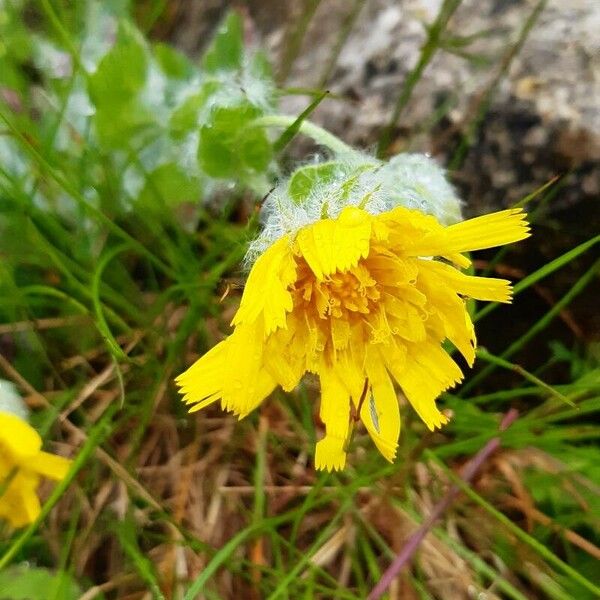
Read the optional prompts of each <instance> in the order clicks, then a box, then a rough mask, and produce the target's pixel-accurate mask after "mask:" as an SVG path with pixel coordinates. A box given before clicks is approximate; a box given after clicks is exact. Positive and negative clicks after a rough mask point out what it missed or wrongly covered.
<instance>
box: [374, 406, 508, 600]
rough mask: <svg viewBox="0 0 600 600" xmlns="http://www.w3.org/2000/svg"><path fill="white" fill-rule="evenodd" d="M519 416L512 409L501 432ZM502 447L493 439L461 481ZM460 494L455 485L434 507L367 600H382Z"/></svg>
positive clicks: (469, 478) (470, 464) (480, 452)
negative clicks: (379, 599)
mask: <svg viewBox="0 0 600 600" xmlns="http://www.w3.org/2000/svg"><path fill="white" fill-rule="evenodd" d="M518 416H519V412H518V411H517V410H516V409H514V408H511V409H510V410H509V411H508V412H507V413H506V414H505V415H504V418H503V419H502V422H501V423H500V431H504V430H505V429H508V428H509V427H510V426H511V425H512V424H513V423H514V422H515V420H516V419H517V417H518ZM499 446H500V438H499V437H495V438H492V439H491V440H490V441H489V442H488V443H487V444H486V445H485V446H484V447H483V448H482V449H481V450H480V451H479V452H478V453H477V454H476V455H475V456H474V457H473V458H472V459H471V460H470V461H469V462H468V463H467V464H466V465H465V466H464V468H463V470H462V473H461V479H462V480H463V481H464V482H465V483H470V482H471V481H472V479H473V478H474V477H475V475H476V474H477V472H478V471H479V469H481V467H482V465H483V463H484V462H485V461H486V460H487V459H488V458H489V457H490V455H491V454H493V453H494V452H495V451H496V450H497V449H498V447H499ZM459 492H460V487H459V486H458V485H453V486H452V487H451V488H450V489H449V490H448V492H447V494H446V495H445V496H444V497H443V498H442V499H441V500H440V501H439V502H438V503H437V504H436V505H435V506H434V507H433V510H432V511H431V514H430V515H429V517H427V519H426V520H425V521H424V522H423V524H422V525H421V526H420V527H419V528H418V529H417V530H416V531H415V532H414V533H413V534H412V535H411V537H410V538H409V539H408V541H407V542H406V544H404V547H403V548H402V550H400V552H399V553H398V555H397V556H396V558H395V559H394V560H393V562H392V564H391V565H390V566H389V567H388V569H387V570H386V572H385V573H384V574H383V575H382V577H381V579H380V580H379V582H378V583H377V585H376V586H375V587H374V588H373V589H372V590H371V593H370V594H369V596H368V598H367V600H378V598H381V596H383V594H384V593H385V592H386V590H387V589H388V588H389V587H390V585H391V583H392V581H393V580H394V579H395V578H396V577H397V576H398V574H399V573H400V571H402V569H403V568H404V567H405V566H406V565H407V564H408V563H409V561H410V560H411V559H412V557H413V555H414V554H415V552H416V551H417V549H418V548H419V544H420V543H421V542H422V541H423V539H424V538H425V536H426V535H427V534H428V533H429V531H430V529H431V528H432V527H433V526H434V524H435V522H436V521H437V520H438V518H439V517H440V516H441V515H442V514H443V513H444V511H445V510H446V509H447V508H448V507H449V506H450V505H451V504H452V502H453V501H454V499H455V498H456V496H458V494H459Z"/></svg>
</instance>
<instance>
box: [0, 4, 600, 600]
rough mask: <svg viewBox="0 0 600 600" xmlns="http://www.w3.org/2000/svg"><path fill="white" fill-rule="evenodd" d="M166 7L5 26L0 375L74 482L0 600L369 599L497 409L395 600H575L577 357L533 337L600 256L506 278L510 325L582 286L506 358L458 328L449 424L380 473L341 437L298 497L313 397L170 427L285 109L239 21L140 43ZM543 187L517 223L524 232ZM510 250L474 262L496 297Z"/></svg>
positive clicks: (222, 327)
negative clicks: (472, 469) (472, 345)
mask: <svg viewBox="0 0 600 600" xmlns="http://www.w3.org/2000/svg"><path fill="white" fill-rule="evenodd" d="M145 4H148V3H145ZM150 4H152V3H150ZM446 4H448V3H444V6H445V8H444V9H443V10H446V11H447V10H448V6H446ZM160 5H161V3H160V2H155V3H154V4H153V7H154V8H153V9H152V10H150V11H148V10H146V11H143V12H141V14H143V15H145V17H144V18H138V20H136V19H135V18H134V16H133V15H134V13H135V11H134V9H135V8H136V7H135V6H130V5H129V3H127V2H123V1H119V0H113V1H111V2H96V1H93V0H86V1H81V2H73V3H66V2H59V1H56V2H50V0H40V2H39V3H31V2H25V1H20V0H8V1H4V2H0V352H1V354H0V367H1V368H2V370H3V372H4V377H5V378H6V379H10V380H13V381H14V382H15V383H17V384H18V385H19V387H20V389H21V392H22V393H23V394H24V396H25V397H26V399H27V401H28V403H29V405H30V406H31V407H32V409H33V414H32V420H33V422H34V424H35V425H36V426H37V427H38V428H39V429H40V431H41V432H42V433H43V435H44V437H45V438H46V439H47V440H48V441H49V445H50V446H52V445H54V449H58V450H60V451H63V452H65V453H67V454H69V455H71V456H74V457H76V460H75V463H74V465H75V466H74V469H73V471H72V473H71V475H72V476H71V478H70V480H71V485H68V486H67V485H66V484H67V483H69V481H68V482H66V483H65V485H64V486H62V487H58V488H56V490H55V492H54V493H53V494H52V495H48V493H49V490H45V491H46V492H48V493H46V494H45V497H46V498H48V501H47V503H46V505H45V511H44V518H43V519H41V520H40V522H37V523H35V524H34V525H33V526H32V527H30V528H28V529H26V530H24V531H21V532H11V531H8V529H4V532H3V535H2V536H0V597H1V598H5V597H6V598H37V597H39V598H42V597H43V598H57V599H58V598H61V599H63V598H64V599H68V598H77V597H85V598H117V597H118V598H142V597H147V596H144V594H145V593H149V594H150V595H151V596H153V597H156V598H162V597H165V598H187V599H191V598H196V597H205V598H232V597H236V598H239V597H248V598H252V597H255V598H263V597H264V598H312V597H319V598H333V597H335V598H364V597H366V595H367V594H368V591H369V590H370V589H371V588H372V587H373V585H374V583H375V582H376V581H377V580H378V579H379V578H380V576H381V573H382V571H383V570H384V569H385V568H386V566H387V564H388V563H389V561H390V560H391V558H393V556H394V554H395V553H396V552H398V551H399V549H400V548H401V547H402V544H403V541H404V540H405V539H406V537H407V535H408V534H409V533H410V532H411V531H412V530H413V529H414V528H415V527H416V525H417V524H418V523H420V522H421V521H422V520H423V518H424V516H426V515H427V514H428V512H429V510H430V508H431V506H432V505H433V504H434V503H435V501H436V500H437V499H439V497H441V495H443V493H444V491H445V489H446V487H447V485H448V483H449V482H451V481H452V480H453V477H455V475H454V473H455V472H456V471H457V469H458V468H460V466H461V465H462V464H463V463H464V461H465V460H466V458H468V457H469V456H470V455H472V454H473V453H474V452H476V451H477V450H478V449H479V448H480V447H481V446H482V445H483V444H484V443H485V442H486V441H487V440H488V439H490V438H491V437H493V436H494V435H495V434H496V433H497V428H498V423H499V415H501V414H502V413H505V412H506V411H507V410H508V408H509V407H511V406H514V407H517V408H519V409H520V411H521V416H520V418H519V420H518V421H517V423H516V424H515V425H513V426H512V427H511V428H510V429H509V430H508V431H507V432H506V433H505V434H503V435H502V444H503V450H502V451H501V452H498V453H497V454H496V455H495V456H494V458H493V459H492V460H491V461H490V462H489V464H487V465H486V468H485V470H484V472H483V473H482V474H481V476H480V477H479V478H478V480H477V481H476V483H475V485H474V487H473V489H472V490H469V491H468V492H467V493H466V494H463V495H462V496H461V497H460V498H459V500H457V501H456V502H455V504H454V505H453V507H452V509H451V510H450V511H449V512H448V513H447V514H446V515H445V517H444V520H443V521H442V522H440V523H439V524H438V526H437V527H436V528H435V529H434V530H433V531H432V533H431V534H430V535H429V536H428V538H427V539H426V541H425V542H424V543H423V545H422V546H421V549H420V551H419V554H418V556H417V558H416V560H415V562H414V564H413V565H412V568H411V569H410V570H409V571H408V572H406V573H404V574H403V575H402V577H401V578H399V579H398V581H397V582H395V584H394V586H393V588H392V590H391V592H390V593H391V594H392V595H393V597H399V598H464V597H481V598H483V597H486V598H504V597H506V598H515V599H523V598H578V599H585V598H595V597H597V594H598V587H597V586H598V585H599V584H600V579H599V577H598V569H597V564H598V562H597V561H598V559H599V558H600V550H599V548H598V544H599V543H600V535H599V531H598V512H597V507H598V505H599V502H598V494H599V487H598V486H599V485H600V470H599V469H600V467H599V465H600V451H599V449H598V447H597V445H596V442H597V439H598V435H599V431H600V430H599V429H598V426H597V424H596V423H595V422H594V417H595V416H596V415H597V413H598V411H599V410H600V397H599V396H598V391H599V389H600V367H599V360H598V359H599V354H598V346H597V345H593V344H585V343H582V342H581V341H579V340H578V339H577V338H576V337H575V336H574V335H571V334H568V335H564V334H562V335H560V336H558V337H556V338H554V337H553V336H552V335H548V333H547V332H548V331H549V330H548V327H549V326H550V325H551V324H552V323H553V322H554V321H555V320H560V319H562V320H563V321H564V322H567V323H568V321H569V319H571V321H572V320H573V319H575V320H576V315H575V316H573V315H572V314H571V313H569V312H568V307H569V305H570V303H571V302H572V301H573V300H574V299H575V298H576V297H577V296H579V295H580V294H582V295H585V294H586V293H591V292H590V291H589V288H588V287H587V286H588V285H589V284H592V283H594V281H595V279H597V275H598V263H597V262H593V261H592V260H591V259H590V258H589V257H590V256H591V255H592V254H593V251H594V249H595V248H596V246H597V244H598V242H599V241H600V236H597V237H595V238H592V239H590V240H581V241H580V243H578V245H576V246H575V247H572V248H569V249H568V250H567V251H565V252H564V253H562V254H559V255H557V258H556V259H555V260H553V261H552V262H550V263H547V264H543V265H535V266H534V268H532V270H531V271H530V272H529V273H528V274H526V275H525V276H523V277H520V278H519V281H518V282H517V284H516V288H515V291H516V299H515V303H516V304H517V305H518V303H519V302H521V301H523V302H532V298H534V299H538V300H539V295H540V294H542V293H543V290H544V289H546V288H549V289H551V290H559V291H560V292H563V289H562V288H561V287H560V286H559V285H558V282H557V280H556V278H557V276H558V275H559V274H560V272H561V269H564V268H566V267H569V268H570V269H571V270H572V271H573V270H574V271H575V272H576V273H577V276H576V278H575V280H574V281H573V282H572V284H571V285H569V286H568V288H567V289H566V291H564V293H563V294H562V296H559V297H558V299H555V298H556V296H554V295H553V296H552V299H551V301H550V303H549V304H548V303H546V302H545V301H544V302H542V306H544V309H543V311H542V313H541V316H540V317H538V318H536V319H531V318H529V319H525V318H524V317H523V315H522V313H521V317H520V319H521V320H520V323H519V325H520V329H519V332H518V333H517V334H516V335H514V336H513V337H512V338H511V339H510V340H509V343H508V344H507V345H505V346H503V345H502V343H503V342H502V336H501V335H500V336H496V335H495V332H496V331H498V330H499V329H501V328H502V327H503V326H504V324H505V323H506V322H507V321H508V320H510V319H511V318H512V317H511V315H513V314H515V313H511V310H512V309H511V308H510V307H508V308H507V307H497V306H491V307H485V308H483V309H479V308H475V307H474V310H475V318H476V319H478V320H482V323H481V325H482V328H481V331H482V333H483V335H482V339H481V342H482V344H483V345H484V347H485V348H487V349H486V350H482V351H480V354H479V366H478V368H477V370H476V371H475V372H473V373H471V374H470V375H469V377H468V378H467V383H466V384H465V385H464V386H463V387H462V388H461V389H459V390H457V391H455V392H453V393H452V394H446V395H445V396H444V397H443V398H442V400H441V403H442V404H443V406H444V407H445V408H446V409H447V410H449V411H451V412H452V414H453V419H452V422H451V424H450V425H449V426H448V427H447V428H445V429H444V430H443V431H441V432H437V433H434V434H431V433H428V432H427V431H426V430H425V428H424V426H423V425H422V424H421V423H420V422H419V421H418V419H414V418H413V417H412V415H411V413H410V411H409V410H406V407H403V409H402V413H403V434H402V440H401V449H400V451H399V460H398V462H397V463H396V464H395V465H389V464H387V463H385V461H383V459H381V457H379V456H378V454H377V452H376V451H375V450H374V449H373V448H372V447H371V444H369V443H368V442H367V441H366V436H365V435H364V432H361V431H359V432H357V434H356V435H355V438H354V441H353V452H354V456H353V457H352V460H350V461H349V462H350V466H349V467H348V468H347V470H346V471H345V472H343V473H339V474H327V473H318V474H317V473H315V472H314V470H313V468H312V462H313V461H312V457H311V456H309V453H310V452H312V448H313V446H314V440H315V439H316V437H317V436H318V435H319V431H318V430H315V426H314V425H313V414H314V413H315V407H316V402H315V399H316V397H317V394H318V391H317V389H316V386H315V385H314V383H313V382H312V381H310V380H309V381H307V382H306V384H304V385H303V386H301V387H300V389H298V390H297V391H296V392H295V393H294V394H292V395H288V396H285V395H283V394H281V393H275V394H274V395H273V397H272V399H271V400H270V401H269V402H268V403H266V404H265V406H264V407H263V408H261V410H260V412H259V413H258V414H254V415H252V417H250V418H248V419H247V420H246V421H243V422H240V423H237V422H234V421H233V420H232V419H231V418H230V417H228V416H226V415H224V414H222V413H221V412H220V411H219V410H212V409H211V410H209V411H206V413H203V414H199V415H195V416H194V417H188V416H187V414H186V413H185V411H184V409H183V407H182V406H181V404H180V402H179V400H178V398H177V395H176V392H175V390H174V386H173V384H172V379H173V377H174V375H176V374H177V373H178V372H180V371H181V370H182V369H183V368H184V367H185V366H186V365H189V364H190V363H191V362H192V361H193V360H194V359H195V358H196V357H197V356H198V355H199V354H201V353H203V352H204V351H205V350H206V349H207V348H208V347H210V346H211V345H213V344H214V343H215V341H216V340H218V339H219V337H220V336H222V335H223V334H224V333H226V332H227V331H228V328H227V323H228V321H229V320H230V318H231V315H232V314H233V311H234V310H235V307H236V305H237V302H238V297H239V287H240V285H239V284H240V283H241V282H242V276H243V273H242V271H241V269H240V266H239V263H240V260H241V258H242V257H243V254H244V252H245V248H246V244H247V242H248V241H249V239H251V238H252V237H253V236H255V235H256V233H257V218H256V214H257V207H258V206H259V204H260V201H261V199H262V198H263V197H264V195H265V194H266V193H268V191H269V189H270V188H271V187H272V185H273V184H274V182H276V181H277V179H278V177H279V176H280V175H281V173H282V172H284V169H282V167H281V164H282V161H283V162H284V163H285V162H286V160H287V158H286V157H288V155H287V154H286V155H285V156H282V154H284V152H282V151H283V150H284V149H285V148H286V147H287V143H288V142H289V141H290V139H291V138H292V137H293V135H294V134H295V132H296V128H294V127H292V128H290V129H288V130H287V131H286V132H284V135H283V136H282V137H279V138H278V137H277V136H276V135H273V134H272V133H269V132H267V131H266V130H265V128H264V127H262V126H260V124H257V119H260V118H262V117H265V116H269V115H273V114H275V113H276V111H277V104H278V99H279V98H280V96H281V94H282V93H283V92H282V91H281V90H278V89H277V87H276V85H275V83H274V80H273V77H272V75H271V68H270V66H269V63H268V60H267V58H266V57H265V55H264V53H262V52H261V51H260V50H256V49H249V48H247V47H246V45H245V43H244V20H243V18H242V17H241V16H240V13H235V12H234V13H230V14H229V15H228V16H227V18H226V19H225V21H224V22H223V23H222V25H221V27H220V29H219V31H218V33H217V34H216V36H215V37H214V39H213V40H212V43H211V44H210V45H209V47H208V48H207V49H206V50H205V52H204V53H203V55H202V57H201V58H200V59H199V60H192V59H190V58H189V57H186V56H184V55H183V54H181V53H180V52H178V51H177V50H175V49H174V48H172V47H171V46H169V45H167V44H165V43H162V42H160V41H155V40H153V39H152V38H151V37H149V36H148V35H147V33H146V31H147V30H148V29H150V26H151V24H152V23H151V21H152V19H151V17H152V15H153V14H156V15H157V16H159V15H160V14H161V13H160V11H161V6H160ZM153 11H154V12H153ZM135 14H137V13H135ZM148 15H150V16H148ZM444 19H445V17H444V14H441V16H440V19H438V21H439V23H438V25H436V26H439V27H442V28H443V26H444V25H445V20H444ZM446 21H447V19H446ZM436 23H437V22H436ZM428 43H429V42H428ZM431 43H435V40H434V41H433V42H431ZM416 76H417V78H418V73H417V75H416ZM402 93H403V94H404V93H405V91H403V92H402ZM409 93H410V90H409ZM308 95H309V99H308V100H307V106H308V105H310V103H311V99H314V98H316V99H317V100H319V99H321V100H322V99H323V93H322V91H321V90H314V91H310V90H309V91H308ZM324 101H327V100H324ZM307 112H310V110H309V111H307ZM385 135H386V136H387V135H390V132H385ZM286 168H287V167H286ZM300 169H301V170H300V172H299V173H297V174H296V175H295V177H294V179H293V180H292V181H293V182H294V186H295V189H297V191H298V192H299V191H300V190H302V189H304V188H303V186H304V187H306V186H307V185H311V184H312V183H311V182H312V181H313V175H314V174H313V171H312V169H313V167H311V166H310V165H306V166H303V167H301V168H300ZM323 173H325V175H326V172H325V171H323ZM323 173H322V174H323ZM556 189H557V186H556V185H548V186H545V187H544V188H543V189H538V190H532V193H531V195H530V196H528V197H527V198H524V199H523V200H522V202H523V203H524V204H527V205H528V206H529V207H530V209H531V212H530V214H531V216H532V220H533V221H534V232H535V230H536V229H535V224H536V217H537V215H540V214H542V211H541V210H540V209H541V208H542V207H543V206H544V203H547V202H550V201H551V200H552V195H553V194H555V193H559V191H556ZM558 190H559V188H558ZM537 224H538V226H539V227H543V223H539V222H537ZM531 244H535V233H534V238H533V240H532V242H531ZM526 248H527V246H525V250H524V249H523V248H519V249H518V250H517V254H512V252H513V251H512V250H511V251H508V252H502V253H500V254H499V255H496V256H492V255H486V256H484V257H483V258H482V259H480V260H479V263H478V265H479V266H480V267H481V268H483V269H485V270H488V271H490V270H496V271H498V272H500V273H501V274H503V275H504V274H506V273H507V272H508V273H512V272H513V271H511V270H510V269H511V264H512V263H511V261H513V260H515V261H517V262H518V261H519V260H520V258H519V257H521V258H522V255H523V253H526V252H527V250H526ZM596 249H597V248H596ZM519 253H520V254H519ZM503 269H504V272H502V270H503ZM554 282H557V283H556V284H555V283H554ZM540 290H541V291H540ZM532 342H535V343H537V344H540V343H541V344H542V345H543V347H544V349H545V350H546V351H547V352H546V354H545V355H544V356H543V357H542V355H538V354H537V353H532V352H529V353H528V351H527V349H528V347H530V344H531V343H532ZM546 356H549V357H550V358H549V359H547V358H546ZM516 360H518V361H519V364H516V363H515V362H513V361H516ZM522 360H523V361H525V362H526V364H527V370H525V369H524V368H523V367H522V366H521V365H520V362H521V361H522ZM317 429H318V428H317ZM50 441H52V443H51V442H50ZM82 594H83V595H82ZM478 594H486V595H485V596H483V595H480V596H478Z"/></svg>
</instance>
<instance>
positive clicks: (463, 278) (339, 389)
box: [177, 193, 529, 470]
mask: <svg viewBox="0 0 600 600" xmlns="http://www.w3.org/2000/svg"><path fill="white" fill-rule="evenodd" d="M372 195H373V194H372V193H371V194H367V195H366V199H364V198H363V202H362V206H361V203H359V204H358V205H355V204H349V205H347V206H345V207H344V208H342V209H341V211H339V213H338V214H337V215H336V216H335V217H334V218H331V217H325V218H320V219H318V220H316V221H314V222H311V223H309V224H307V225H304V226H302V227H300V228H299V229H297V230H295V231H291V232H290V233H286V234H283V235H282V236H281V237H280V238H279V239H277V240H275V241H273V242H272V243H271V244H270V245H269V246H268V247H267V248H266V249H265V250H264V252H263V253H262V254H260V255H259V256H258V258H257V259H256V261H255V262H254V264H253V266H252V268H251V271H250V274H249V277H248V281H247V284H246V288H245V290H244V294H243V297H242V301H241V304H240V308H239V310H238V312H237V314H236V315H235V317H234V319H233V322H232V325H234V326H235V329H234V332H233V333H232V335H230V336H229V337H228V338H226V339H225V340H223V341H222V342H221V343H219V344H218V345H217V346H215V347H214V348H213V349H212V350H210V351H209V352H208V353H207V354H206V355H204V356H203V357H202V358H201V359H200V360H198V361H197V362H196V363H195V364H194V365H192V367H190V369H188V370H187V371H186V372H185V373H183V374H182V375H180V376H179V378H178V379H177V383H178V384H179V386H180V387H181V391H182V393H183V394H184V400H185V401H186V402H187V403H189V404H191V405H193V406H192V408H191V409H190V410H199V409H201V408H203V407H205V406H208V405H209V404H211V403H213V402H215V401H216V400H221V405H222V406H223V408H225V409H227V410H231V411H233V412H234V413H236V414H237V415H238V416H239V417H240V418H241V417H243V416H245V415H247V414H248V413H249V412H250V411H251V410H253V409H254V408H255V407H256V406H258V404H260V402H262V400H263V399H264V398H265V397H266V396H267V395H268V394H269V393H270V392H271V391H272V390H273V389H274V388H275V387H276V386H277V385H280V386H281V387H282V388H283V389H284V390H291V389H293V388H294V387H295V386H296V385H297V384H298V382H299V381H300V379H301V377H302V376H303V374H304V373H305V372H312V373H316V374H317V375H318V376H319V378H320V382H321V405H320V417H321V420H322V421H323V423H324V424H325V429H326V435H325V437H324V438H323V439H322V440H321V441H319V442H318V443H317V448H316V455H315V463H316V466H317V468H325V469H328V470H331V469H340V468H343V466H344V465H345V461H346V450H347V441H348V437H349V434H350V431H351V423H352V420H353V419H352V416H351V415H352V414H357V415H358V416H359V418H360V420H362V422H363V423H364V425H365V427H366V429H367V431H368V432H369V434H370V435H371V437H372V439H373V441H374V442H375V444H376V445H377V447H378V449H379V450H380V452H381V453H382V454H383V456H385V458H387V459H388V460H393V458H394V457H395V454H396V449H397V444H398V436H399V433H400V415H399V407H398V399H397V396H396V392H395V390H394V383H396V384H398V386H399V387H400V388H401V389H402V391H403V393H404V395H405V396H406V398H407V399H408V401H409V402H410V403H411V404H412V406H413V407H414V409H415V410H416V412H417V413H418V414H419V416H420V417H421V418H422V419H423V421H424V422H425V424H426V425H427V426H428V427H429V428H430V429H434V428H436V427H440V426H441V425H443V424H444V423H445V422H446V420H447V419H446V417H445V416H444V415H443V414H442V413H441V412H440V411H439V410H438V408H437V407H436V404H435V400H436V398H437V397H438V396H439V394H440V393H441V392H442V391H444V390H446V389H448V388H450V387H452V386H453V385H455V384H456V383H457V382H459V381H460V380H461V379H462V372H461V370H460V368H459V367H458V365H457V364H456V363H455V362H454V360H453V359H452V358H451V357H450V356H449V355H448V354H447V353H446V351H445V350H444V349H443V347H442V344H443V343H444V342H445V341H446V340H449V341H450V342H451V343H452V344H453V345H454V346H455V347H456V348H457V349H458V350H459V352H460V353H461V354H462V355H463V356H464V358H465V359H466V361H467V363H468V364H469V365H471V364H472V363H473V361H474V359H475V333H474V328H473V324H472V322H471V319H470V317H469V313H468V312H467V310H466V305H465V298H467V297H471V298H476V299H480V300H493V301H498V302H508V301H510V297H511V290H510V284H509V282H508V281H505V280H502V279H492V278H483V277H474V276H471V275H466V274H464V273H462V272H461V270H460V269H461V268H465V267H467V266H469V265H470V261H469V260H468V258H466V257H465V256H464V255H463V254H462V253H463V252H467V251H470V250H479V249H483V248H490V247H493V246H498V245H501V244H506V243H510V242H514V241H517V240H520V239H523V238H525V237H527V236H528V235H529V233H528V228H527V223H526V222H525V220H524V219H525V215H524V213H523V212H522V211H521V210H519V209H516V210H507V211H502V212H499V213H493V214H491V215H487V216H484V217H478V218H475V219H471V220H469V221H465V222H462V223H455V224H453V225H450V226H448V227H444V226H443V225H442V224H441V223H440V222H439V221H438V220H437V219H436V218H435V217H433V216H431V215H426V214H423V213H422V212H421V211H418V210H411V209H408V208H405V207H402V206H397V207H395V208H393V209H391V210H387V211H382V212H378V213H376V214H373V213H372V212H369V211H368V210H366V206H367V205H368V203H369V202H370V201H371V196H372Z"/></svg>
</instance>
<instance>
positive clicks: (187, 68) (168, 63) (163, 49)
mask: <svg viewBox="0 0 600 600" xmlns="http://www.w3.org/2000/svg"><path fill="white" fill-rule="evenodd" d="M152 50H153V54H154V58H155V59H156V62H157V63H158V66H159V67H160V68H161V70H162V72H163V73H164V74H165V75H167V76H169V77H171V78H173V79H187V78H188V77H190V76H192V75H193V74H194V65H193V64H192V63H191V62H190V60H189V59H188V58H187V56H184V55H183V54H181V52H177V50H175V49H174V48H172V47H171V46H167V44H162V43H158V44H154V46H153V48H152Z"/></svg>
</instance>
